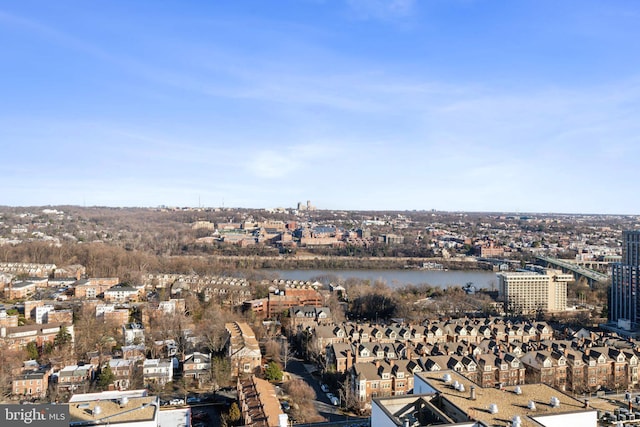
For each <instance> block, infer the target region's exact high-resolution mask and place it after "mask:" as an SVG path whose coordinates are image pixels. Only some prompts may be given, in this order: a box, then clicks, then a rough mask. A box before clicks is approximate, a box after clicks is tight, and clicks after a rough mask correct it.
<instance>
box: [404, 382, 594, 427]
mask: <svg viewBox="0 0 640 427" xmlns="http://www.w3.org/2000/svg"><path fill="white" fill-rule="evenodd" d="M444 374H449V375H450V376H451V380H450V381H449V382H445V380H444V379H443V377H444ZM416 376H417V377H420V378H422V379H424V381H425V382H427V383H428V384H429V385H430V386H431V387H433V388H434V389H435V390H436V391H437V392H438V393H439V394H440V396H441V397H442V398H443V399H446V400H448V401H449V402H451V403H452V404H453V405H455V406H456V407H458V408H460V409H461V410H462V411H463V412H464V413H466V414H467V415H468V416H469V417H470V418H471V419H474V420H478V421H482V422H483V423H485V424H486V425H488V426H504V425H505V423H508V422H510V421H511V420H512V419H513V417H514V416H516V415H518V416H520V418H521V420H522V427H534V426H535V427H538V426H539V424H537V423H535V422H533V421H532V420H531V419H530V418H528V417H540V416H545V415H559V414H566V413H571V412H587V411H595V409H585V405H584V403H583V402H582V401H579V400H577V399H574V398H573V397H571V396H568V395H566V394H564V393H562V392H560V391H558V390H555V389H553V388H551V387H549V386H548V385H545V384H523V385H520V386H509V387H504V388H503V389H499V388H482V387H480V386H478V385H477V384H475V383H473V382H472V381H469V380H468V379H467V378H465V377H463V376H462V375H460V374H458V373H457V372H454V371H433V372H420V373H417V374H416ZM456 381H457V382H458V384H462V385H463V386H464V391H458V390H456V389H455V388H454V387H453V384H455V382H456ZM472 386H473V387H475V394H476V398H475V400H471V398H470V390H471V387H472ZM516 387H519V389H520V394H518V393H516ZM552 398H557V399H558V401H559V405H557V406H552V405H551V404H550V402H551V400H552ZM531 401H533V403H534V404H535V410H532V409H529V403H530V402H531ZM492 404H495V405H497V412H496V413H493V414H492V413H491V411H490V410H489V408H490V405H492Z"/></svg>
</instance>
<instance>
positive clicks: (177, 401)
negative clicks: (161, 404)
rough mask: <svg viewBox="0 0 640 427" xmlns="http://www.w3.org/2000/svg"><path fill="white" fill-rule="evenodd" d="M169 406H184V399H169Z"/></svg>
mask: <svg viewBox="0 0 640 427" xmlns="http://www.w3.org/2000/svg"><path fill="white" fill-rule="evenodd" d="M169 405H176V406H177V405H184V399H171V400H170V401H169Z"/></svg>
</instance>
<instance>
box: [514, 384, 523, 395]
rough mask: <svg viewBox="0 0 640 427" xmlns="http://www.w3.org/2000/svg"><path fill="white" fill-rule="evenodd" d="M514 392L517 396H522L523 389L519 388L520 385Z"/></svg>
mask: <svg viewBox="0 0 640 427" xmlns="http://www.w3.org/2000/svg"><path fill="white" fill-rule="evenodd" d="M513 392H514V393H515V394H518V395H520V394H522V389H521V388H520V386H519V385H517V386H516V388H514V389H513Z"/></svg>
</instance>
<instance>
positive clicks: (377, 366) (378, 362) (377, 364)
mask: <svg viewBox="0 0 640 427" xmlns="http://www.w3.org/2000/svg"><path fill="white" fill-rule="evenodd" d="M379 367H380V359H376V368H379Z"/></svg>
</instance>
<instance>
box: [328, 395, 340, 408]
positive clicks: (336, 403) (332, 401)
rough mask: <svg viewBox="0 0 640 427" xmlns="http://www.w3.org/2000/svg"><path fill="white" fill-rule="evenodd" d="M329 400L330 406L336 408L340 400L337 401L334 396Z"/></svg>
mask: <svg viewBox="0 0 640 427" xmlns="http://www.w3.org/2000/svg"><path fill="white" fill-rule="evenodd" d="M329 400H330V401H331V404H332V405H333V406H338V404H339V403H340V400H338V398H337V397H335V396H331V397H330V398H329Z"/></svg>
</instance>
